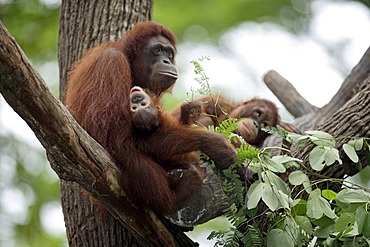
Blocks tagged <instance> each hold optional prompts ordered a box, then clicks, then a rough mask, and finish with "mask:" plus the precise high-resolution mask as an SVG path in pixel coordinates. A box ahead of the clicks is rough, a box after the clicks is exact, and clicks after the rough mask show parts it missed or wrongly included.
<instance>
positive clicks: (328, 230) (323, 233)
mask: <svg viewBox="0 0 370 247" xmlns="http://www.w3.org/2000/svg"><path fill="white" fill-rule="evenodd" d="M333 232H334V225H333V224H329V225H325V226H323V227H319V228H317V229H315V231H314V235H315V236H316V237H318V238H324V239H325V238H328V237H329V236H330V235H331V234H332V233H333Z"/></svg>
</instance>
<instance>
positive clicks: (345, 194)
mask: <svg viewBox="0 0 370 247" xmlns="http://www.w3.org/2000/svg"><path fill="white" fill-rule="evenodd" d="M335 201H336V203H337V205H338V206H339V207H340V208H342V209H344V210H347V209H348V208H349V207H350V205H351V204H352V205H353V204H358V205H356V207H358V206H360V205H361V204H365V203H367V202H369V201H370V197H369V195H368V194H367V193H366V192H365V191H363V190H350V189H343V190H341V191H340V192H339V193H338V194H337V196H336V197H335Z"/></svg>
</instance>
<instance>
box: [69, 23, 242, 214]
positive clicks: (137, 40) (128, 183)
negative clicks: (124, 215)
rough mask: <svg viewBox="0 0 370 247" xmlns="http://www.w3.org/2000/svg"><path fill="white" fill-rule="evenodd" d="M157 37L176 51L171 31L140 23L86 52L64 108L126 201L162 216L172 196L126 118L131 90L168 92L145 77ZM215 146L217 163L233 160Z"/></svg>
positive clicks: (156, 145)
mask: <svg viewBox="0 0 370 247" xmlns="http://www.w3.org/2000/svg"><path fill="white" fill-rule="evenodd" d="M158 35H160V36H162V37H165V38H166V39H167V40H168V41H169V42H170V43H171V45H172V46H173V49H175V50H176V43H175V36H174V35H173V33H172V32H171V31H170V30H168V29H167V28H165V27H163V26H161V25H159V24H156V23H153V22H145V23H142V24H138V25H137V26H136V27H134V28H133V29H132V30H131V31H129V32H127V34H126V35H125V36H124V37H122V38H121V39H120V40H118V41H116V42H107V43H105V44H102V45H100V46H98V47H96V48H94V49H92V50H90V51H88V52H87V53H86V54H85V56H84V57H83V58H82V59H81V60H80V61H79V62H78V63H77V64H76V65H75V66H74V68H73V70H72V72H71V74H70V79H69V83H68V88H67V91H66V99H65V104H66V105H67V107H68V109H69V110H70V112H71V113H72V115H73V116H74V118H75V119H76V120H77V122H78V123H79V124H80V125H81V126H82V127H83V128H84V129H85V130H86V131H87V132H88V133H89V134H90V135H91V136H92V137H93V138H94V139H95V140H97V141H98V142H99V143H100V144H101V145H102V146H103V147H104V148H105V149H106V150H107V151H108V152H109V153H110V154H111V155H112V157H113V158H114V159H115V161H116V162H117V164H118V165H119V166H120V167H121V169H122V174H123V176H124V177H123V179H122V181H123V185H124V186H125V191H127V192H128V194H129V196H130V197H131V199H133V200H134V201H135V202H136V203H137V204H138V205H139V206H142V207H146V208H150V209H152V210H154V211H156V212H158V213H163V214H166V213H169V212H173V210H174V209H175V201H177V200H175V199H174V196H176V195H174V192H173V191H172V190H171V188H169V184H168V181H167V179H166V173H165V170H164V169H163V167H162V166H160V165H158V163H156V162H155V161H154V160H153V158H152V157H150V156H149V153H148V154H144V153H143V152H142V150H140V149H141V148H143V147H140V145H139V148H138V146H137V144H138V143H137V139H136V137H135V136H134V134H133V133H134V132H133V127H132V119H131V112H130V90H131V88H132V86H135V85H137V86H141V87H143V88H147V89H148V90H150V91H151V92H153V93H154V94H156V95H161V93H163V92H164V91H165V90H166V89H168V87H166V88H164V86H163V85H160V84H159V83H157V82H151V81H149V79H148V73H146V72H145V71H147V70H146V69H145V67H146V64H145V57H144V55H143V49H144V48H145V47H146V45H147V43H148V40H149V39H151V37H155V36H158ZM166 134H168V139H166V141H167V142H172V141H174V140H175V139H177V137H176V136H175V135H174V134H173V133H166ZM160 135H161V134H160V132H159V133H158V136H160ZM186 137H187V136H185V138H186ZM219 141H220V142H222V144H223V145H224V146H223V147H222V148H224V149H223V150H221V151H223V152H220V153H222V154H223V155H225V157H220V160H221V159H224V160H226V159H227V158H228V159H230V157H232V158H233V157H234V156H233V155H235V154H234V151H233V150H231V149H230V150H229V149H227V150H226V149H225V145H226V144H225V143H224V140H219ZM148 144H150V145H153V146H152V147H151V148H154V149H156V148H157V149H158V150H160V151H163V152H167V150H166V149H162V146H161V143H158V142H157V141H156V139H153V138H152V139H151V140H150V141H148ZM168 145H170V144H167V146H168ZM171 145H172V143H171ZM186 145H188V144H187V143H184V144H180V143H178V144H177V145H176V147H177V148H180V149H183V150H184V149H186ZM219 145H221V144H219ZM227 148H229V147H227ZM169 152H170V151H169ZM171 152H172V151H171ZM173 155H175V154H173ZM156 159H157V157H156ZM158 159H159V160H160V157H158Z"/></svg>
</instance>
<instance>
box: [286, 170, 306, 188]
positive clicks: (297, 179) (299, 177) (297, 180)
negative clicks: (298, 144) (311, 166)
mask: <svg viewBox="0 0 370 247" xmlns="http://www.w3.org/2000/svg"><path fill="white" fill-rule="evenodd" d="M304 181H310V180H309V179H308V176H307V175H306V174H305V173H303V172H302V171H299V170H298V171H294V172H292V173H290V174H289V182H290V184H291V185H301V184H303V182H304Z"/></svg>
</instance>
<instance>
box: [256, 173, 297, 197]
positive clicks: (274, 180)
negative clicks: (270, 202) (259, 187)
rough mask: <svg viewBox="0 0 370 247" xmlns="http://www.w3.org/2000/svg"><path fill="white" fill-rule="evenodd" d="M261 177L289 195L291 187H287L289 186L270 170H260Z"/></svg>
mask: <svg viewBox="0 0 370 247" xmlns="http://www.w3.org/2000/svg"><path fill="white" fill-rule="evenodd" d="M261 177H262V180H263V181H264V182H266V183H269V184H271V185H274V186H275V187H276V188H277V189H278V190H281V191H282V192H283V193H284V194H287V195H289V196H290V194H291V189H290V188H289V186H288V185H287V184H286V183H285V182H284V181H283V180H282V179H281V178H280V177H279V176H277V175H276V174H274V173H273V172H271V171H265V172H262V173H261Z"/></svg>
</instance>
